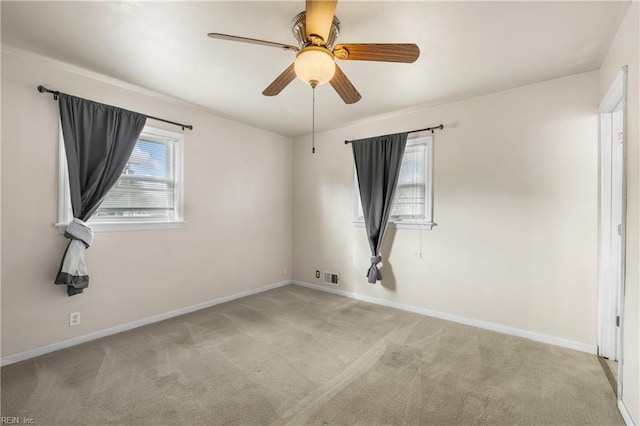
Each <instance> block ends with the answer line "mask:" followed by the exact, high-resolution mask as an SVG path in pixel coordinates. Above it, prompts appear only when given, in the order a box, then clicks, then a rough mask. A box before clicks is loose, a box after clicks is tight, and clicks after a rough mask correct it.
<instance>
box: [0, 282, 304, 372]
mask: <svg viewBox="0 0 640 426" xmlns="http://www.w3.org/2000/svg"><path fill="white" fill-rule="evenodd" d="M289 284H292V282H291V281H290V280H288V281H280V282H278V283H274V284H269V285H266V286H264V287H258V288H254V289H251V290H247V291H243V292H240V293H236V294H231V295H229V296H223V297H219V298H217V299H212V300H208V301H206V302H202V303H198V304H195V305H191V306H186V307H184V308H180V309H176V310H173V311H169V312H165V313H163V314H158V315H153V316H150V317H147V318H142V319H139V320H136V321H131V322H128V323H125V324H121V325H117V326H115V327H110V328H105V329H104V330H99V331H95V332H93V333H89V334H85V335H82V336H78V337H73V338H71V339H67V340H62V341H60V342H56V343H51V344H49V345H45V346H39V347H37V348H33V349H29V350H26V351H24V352H16V353H13V354H9V355H5V356H3V357H2V360H1V363H0V364H1V365H2V366H5V365H9V364H14V363H16V362H20V361H25V360H27V359H30V358H35V357H37V356H40V355H44V354H48V353H50V352H55V351H59V350H61V349H66V348H70V347H72V346H76V345H80V344H82V343H86V342H90V341H92V340H97V339H100V338H102V337H107V336H111V335H113V334H117V333H122V332H124V331H128V330H132V329H134V328H138V327H142V326H144V325H148V324H153V323H154V322H159V321H164V320H166V319H169V318H173V317H177V316H180V315H185V314H189V313H191V312H195V311H199V310H201V309H206V308H210V307H211V306H215V305H219V304H221V303H225V302H231V301H232V300H236V299H240V298H243V297H247V296H253V295H254V294H258V293H262V292H265V291H268V290H273V289H275V288H278V287H283V286H285V285H289Z"/></svg>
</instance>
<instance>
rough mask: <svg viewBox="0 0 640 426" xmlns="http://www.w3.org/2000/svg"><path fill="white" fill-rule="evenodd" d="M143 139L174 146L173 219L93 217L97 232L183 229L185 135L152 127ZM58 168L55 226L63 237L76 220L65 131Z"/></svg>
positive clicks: (149, 127)
mask: <svg viewBox="0 0 640 426" xmlns="http://www.w3.org/2000/svg"><path fill="white" fill-rule="evenodd" d="M144 136H146V137H148V138H150V139H152V140H153V139H169V140H171V141H173V143H175V146H174V161H175V165H174V167H175V190H174V191H175V192H174V216H173V218H172V219H171V220H166V219H164V218H162V219H149V218H145V219H135V218H130V217H129V218H126V219H112V218H107V219H105V218H96V217H92V218H91V219H89V221H88V222H87V223H88V225H89V226H90V227H91V229H93V231H94V232H114V231H144V230H152V229H179V228H182V227H183V225H184V217H183V168H184V167H183V165H184V164H183V145H184V135H183V134H182V133H177V132H171V131H168V130H163V129H158V128H155V127H151V126H145V127H144V128H143V129H142V132H141V133H140V138H139V139H143V138H144ZM58 145H59V150H58V155H59V162H58V164H59V167H58V222H57V223H56V224H55V226H56V227H57V228H58V230H59V231H60V232H61V233H64V231H65V229H66V227H67V225H68V224H69V222H71V220H72V219H73V211H72V209H71V195H70V193H69V171H68V167H67V156H66V153H65V149H64V139H63V135H62V127H61V126H60V134H59V143H58Z"/></svg>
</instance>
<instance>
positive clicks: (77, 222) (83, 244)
mask: <svg viewBox="0 0 640 426" xmlns="http://www.w3.org/2000/svg"><path fill="white" fill-rule="evenodd" d="M58 104H59V107H60V123H61V125H62V134H63V137H64V147H65V151H66V153H67V164H68V166H69V191H70V194H71V207H72V209H73V221H72V222H71V223H70V224H69V226H68V227H67V229H66V231H65V236H66V237H67V238H69V239H70V240H71V241H70V242H69V245H68V246H67V249H66V251H65V253H64V257H63V258H62V262H61V265H60V270H59V271H58V275H57V276H56V281H55V283H56V284H62V285H66V286H67V294H68V295H69V296H73V295H75V294H78V293H82V291H83V289H84V288H86V287H88V286H89V275H88V274H87V267H86V263H85V260H84V256H85V251H86V249H87V248H89V246H90V245H91V240H92V238H93V231H92V230H91V228H90V227H89V226H88V225H87V224H86V221H87V220H89V218H90V217H91V215H93V213H95V211H96V210H97V209H98V206H99V205H100V203H101V202H102V200H103V198H104V197H105V196H106V195H107V193H108V192H109V190H110V189H111V188H112V187H113V185H115V183H116V182H117V181H118V178H119V177H120V175H121V174H122V170H123V169H124V166H125V165H126V164H127V161H128V160H129V157H130V156H131V152H132V151H133V148H134V147H135V145H136V142H137V140H138V137H139V136H140V132H142V128H143V127H144V124H145V122H146V119H147V117H146V116H145V115H142V114H138V113H136V112H132V111H127V110H124V109H121V108H116V107H113V106H110V105H104V104H99V103H96V102H92V101H89V100H86V99H81V98H76V97H75V96H70V95H66V94H63V93H61V94H60V99H59V100H58Z"/></svg>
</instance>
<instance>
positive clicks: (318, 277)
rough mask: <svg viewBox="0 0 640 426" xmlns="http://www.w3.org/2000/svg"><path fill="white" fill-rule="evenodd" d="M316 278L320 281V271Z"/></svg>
mask: <svg viewBox="0 0 640 426" xmlns="http://www.w3.org/2000/svg"><path fill="white" fill-rule="evenodd" d="M316 278H317V279H320V271H316Z"/></svg>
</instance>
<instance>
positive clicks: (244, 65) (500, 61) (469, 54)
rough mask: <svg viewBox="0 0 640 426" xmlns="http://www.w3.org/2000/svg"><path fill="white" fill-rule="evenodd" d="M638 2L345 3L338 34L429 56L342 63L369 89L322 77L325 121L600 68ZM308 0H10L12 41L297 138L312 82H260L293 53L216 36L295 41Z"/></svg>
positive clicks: (5, 19) (5, 29)
mask: <svg viewBox="0 0 640 426" xmlns="http://www.w3.org/2000/svg"><path fill="white" fill-rule="evenodd" d="M628 6H629V2H617V1H606V2H593V1H588V2H577V1H573V2H537V1H534V2H481V1H475V2H387V1H381V2H371V1H339V3H338V7H337V9H336V16H338V18H339V19H340V21H341V27H342V28H341V33H340V36H339V38H338V42H339V43H340V42H342V43H348V42H351V43H366V42H368V43H376V42H377V43H381V42H382V43H408V42H410V43H416V44H417V45H418V46H419V47H420V50H421V55H420V58H419V59H418V60H417V61H416V62H415V63H413V64H395V63H377V62H360V61H338V64H339V65H340V67H341V68H342V69H343V71H344V72H345V74H346V75H347V76H348V77H349V78H350V80H351V81H352V83H353V84H354V86H356V88H357V89H358V90H359V92H360V93H361V94H362V100H361V101H360V102H358V103H357V104H354V105H345V104H344V103H343V102H342V100H341V99H340V98H339V97H338V95H337V94H336V93H335V92H334V91H333V89H332V88H331V86H330V85H323V86H320V87H318V89H317V90H316V130H326V129H330V128H336V127H341V126H344V125H347V124H348V123H350V122H354V121H358V120H362V119H365V118H367V117H370V116H374V115H378V114H385V113H388V112H391V111H395V110H401V109H407V108H413V107H417V106H422V105H434V104H439V103H443V102H446V101H450V100H454V99H462V98H468V97H471V96H476V95H480V94H485V93H490V92H494V91H498V90H504V89H508V88H513V87H518V86H522V85H526V84H530V83H535V82H539V81H544V80H549V79H553V78H557V77H562V76H566V75H571V74H575V73H580V72H586V71H591V70H595V69H598V68H599V66H600V63H601V61H602V59H603V58H604V55H605V54H606V51H607V48H608V46H609V45H610V43H611V41H612V40H613V37H614V36H615V32H616V30H617V27H618V25H619V23H620V21H621V19H622V17H623V16H624V13H625V12H626V10H627V8H628ZM303 9H304V1H302V0H299V1H286V2H271V1H259V2H246V1H233V2H219V1H216V2H144V1H111V2H57V1H52V2H8V1H2V42H3V44H8V45H12V46H15V47H18V48H21V49H26V50H29V51H32V52H35V53H37V54H41V55H45V56H49V57H52V58H55V59H57V60H61V61H64V62H67V63H69V64H72V65H76V66H80V67H83V68H87V69H90V70H92V71H96V72H99V73H102V74H106V75H108V76H111V77H114V78H117V79H120V80H123V81H126V82H129V83H133V84H136V85H139V86H142V87H144V88H147V89H151V90H154V91H156V92H159V93H162V94H166V95H169V96H172V97H175V98H178V99H181V100H184V101H187V102H189V103H192V104H195V105H198V106H200V107H204V108H206V109H207V110H210V111H212V112H214V113H215V114H218V115H220V116H223V117H227V118H231V119H233V120H236V121H239V122H242V123H246V124H249V125H252V126H255V127H258V128H262V129H266V130H270V131H272V132H275V133H279V134H282V135H286V136H290V137H293V136H298V135H302V134H308V133H310V130H311V95H312V91H311V88H310V87H309V86H307V85H306V84H304V83H303V82H301V81H299V80H297V79H296V80H295V81H294V82H292V83H291V84H290V85H289V86H288V87H287V88H285V89H284V90H283V91H282V93H281V94H280V95H278V96H276V97H265V96H263V95H262V94H261V92H262V90H263V89H264V88H265V87H266V86H267V85H269V83H271V81H273V79H275V78H276V76H278V75H279V74H280V73H281V72H282V71H283V70H284V69H285V68H286V67H287V66H288V65H289V64H290V63H291V62H293V60H294V58H295V54H294V53H292V52H286V51H282V50H279V49H275V48H270V47H265V46H257V45H250V44H243V43H233V42H228V41H222V40H213V39H210V38H208V37H207V35H206V34H207V33H208V32H220V33H228V34H233V35H239V36H244V37H251V38H259V39H265V40H269V41H276V42H282V43H287V44H294V45H295V44H296V42H295V39H294V38H293V35H292V34H291V26H290V22H291V19H292V18H293V17H294V16H295V15H296V14H297V13H298V12H300V11H302V10H303ZM54 89H57V90H62V91H64V88H63V87H59V88H54ZM168 118H170V117H168ZM426 124H430V123H426Z"/></svg>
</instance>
